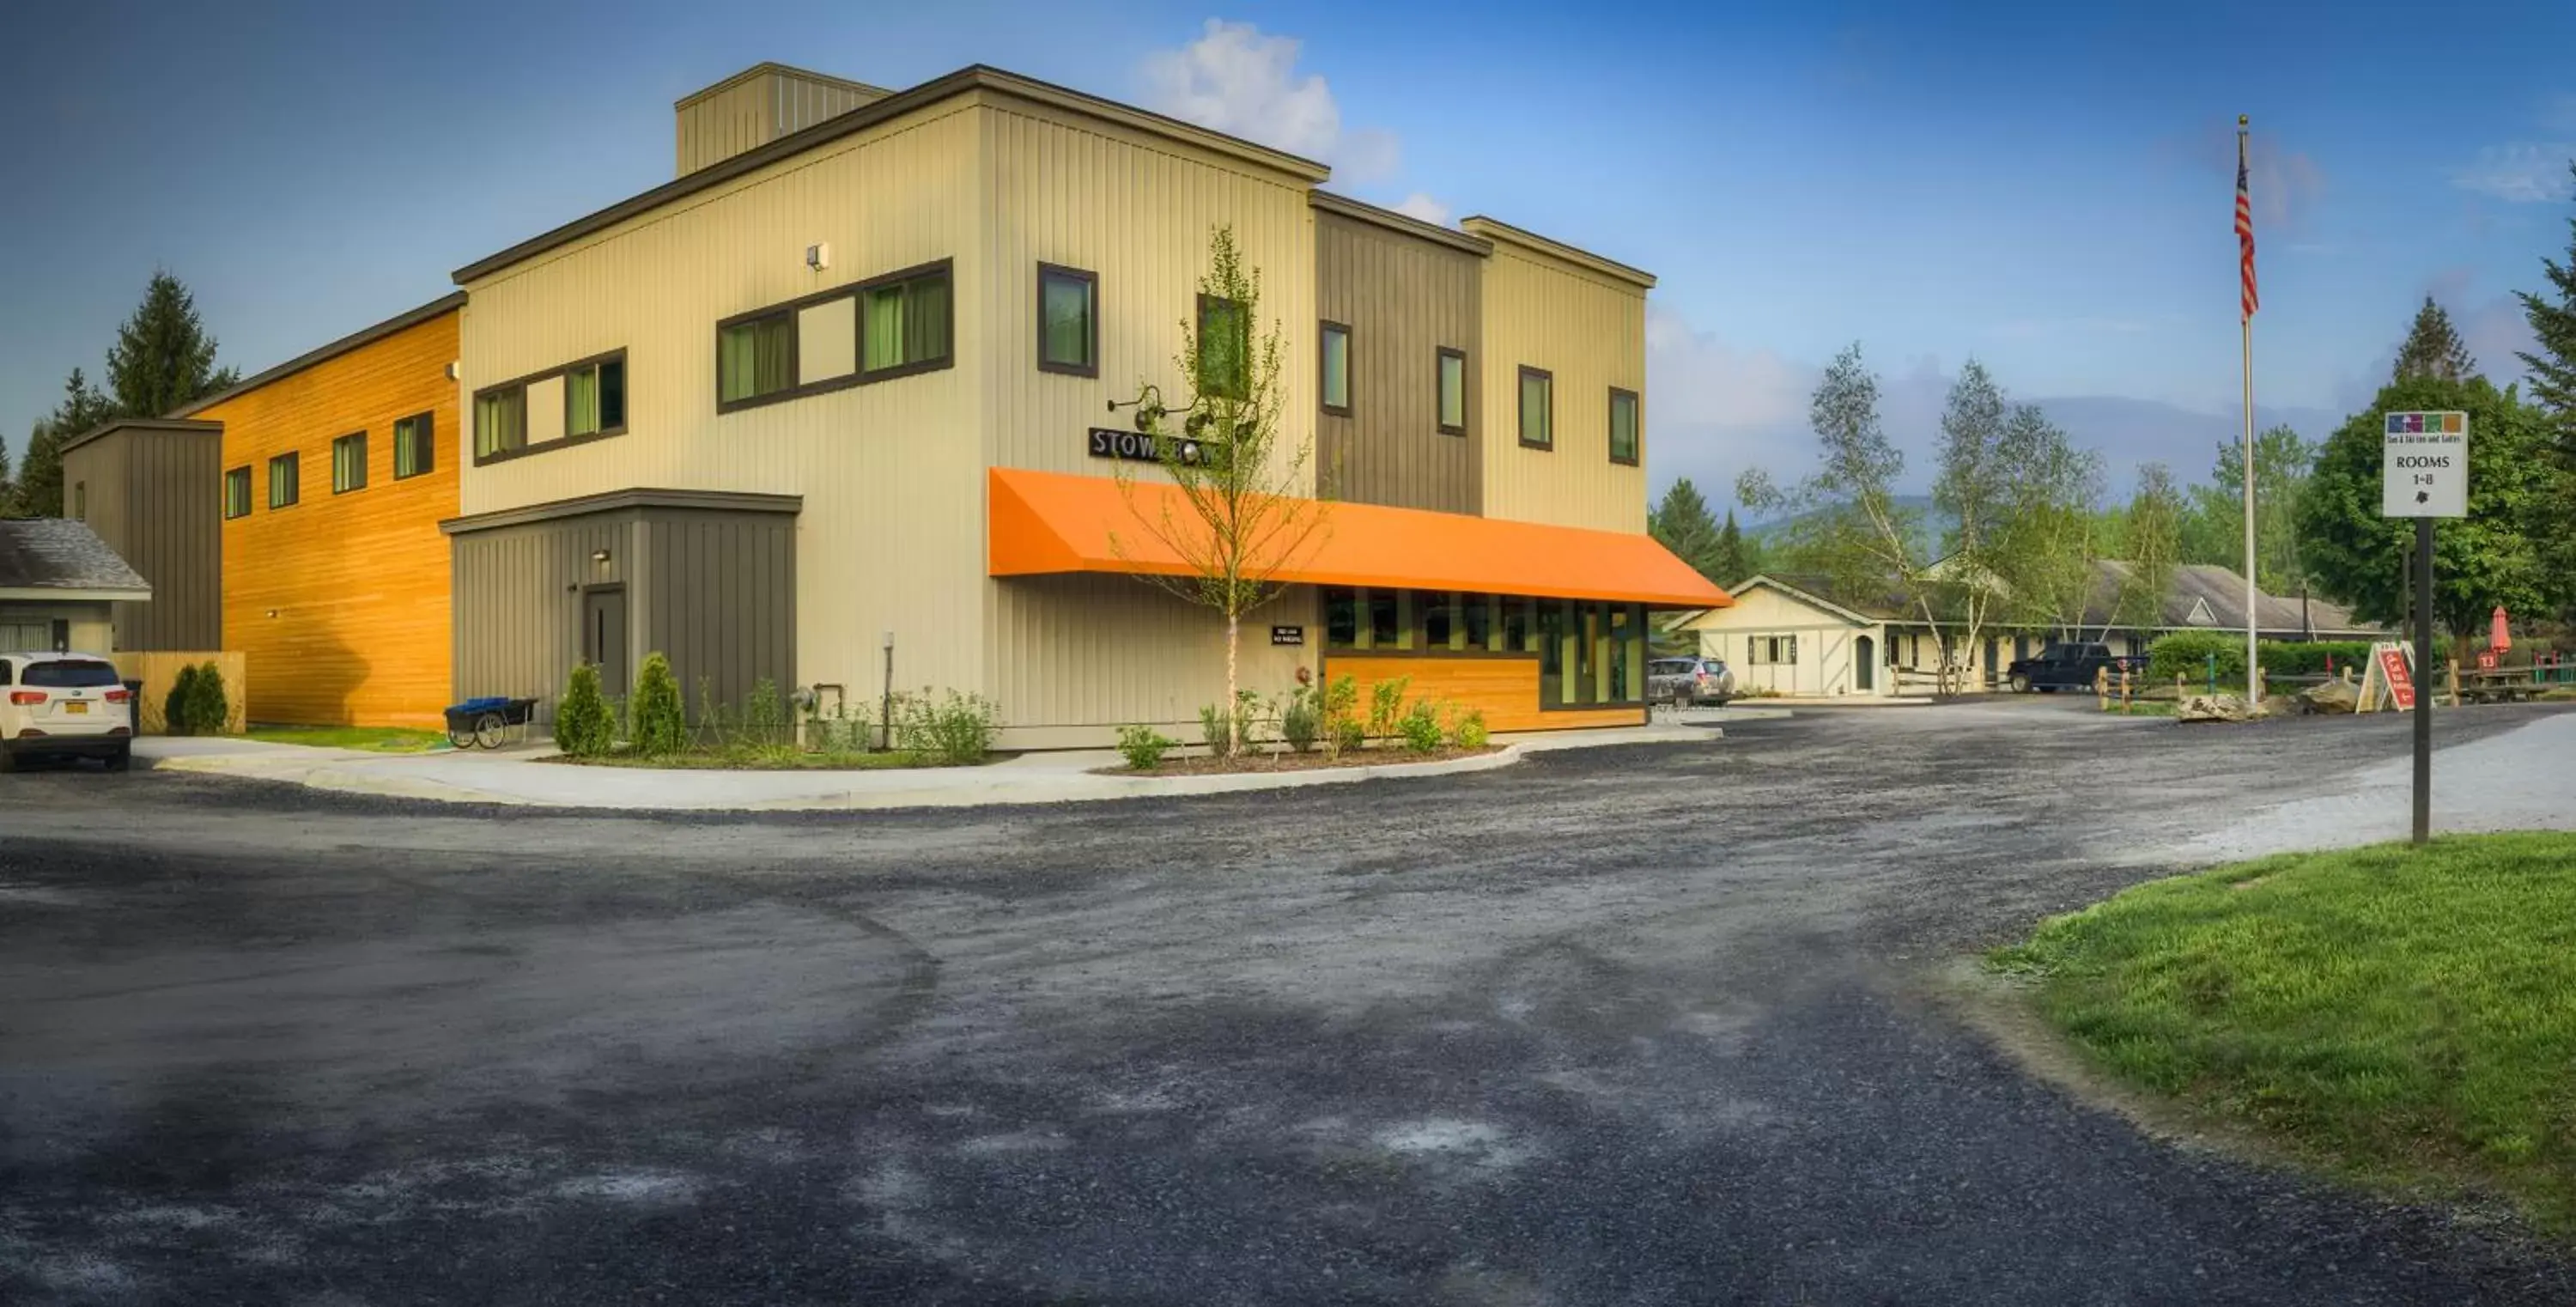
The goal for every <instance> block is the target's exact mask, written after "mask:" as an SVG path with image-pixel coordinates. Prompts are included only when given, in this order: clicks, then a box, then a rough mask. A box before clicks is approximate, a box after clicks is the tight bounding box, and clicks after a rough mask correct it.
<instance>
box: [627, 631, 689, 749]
mask: <svg viewBox="0 0 2576 1307" xmlns="http://www.w3.org/2000/svg"><path fill="white" fill-rule="evenodd" d="M633 712H634V717H635V725H634V730H633V732H632V736H631V738H632V739H633V740H634V742H635V751H636V752H637V753H640V754H643V755H644V756H645V757H647V758H662V757H668V756H669V755H671V754H675V753H678V752H679V751H680V750H681V749H683V748H685V747H687V745H688V742H689V723H688V711H687V709H686V708H684V707H683V706H682V705H681V702H680V678H678V677H676V676H674V675H672V674H671V660H670V659H669V658H666V657H664V656H663V655H662V654H661V653H660V652H659V651H658V650H657V651H655V652H653V653H649V654H646V655H644V666H643V667H642V668H641V669H639V670H638V671H637V672H636V673H635V697H634V708H633Z"/></svg>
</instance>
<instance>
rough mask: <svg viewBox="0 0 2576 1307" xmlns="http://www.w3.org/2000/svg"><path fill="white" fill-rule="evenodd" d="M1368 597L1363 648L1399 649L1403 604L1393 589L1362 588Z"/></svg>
mask: <svg viewBox="0 0 2576 1307" xmlns="http://www.w3.org/2000/svg"><path fill="white" fill-rule="evenodd" d="M1360 593H1361V594H1363V595H1365V596H1367V599H1368V643H1366V644H1364V645H1361V646H1360V647H1361V648H1363V649H1401V648H1403V647H1404V645H1405V641H1404V640H1403V639H1401V638H1400V637H1401V633H1402V632H1403V630H1404V610H1403V606H1402V605H1401V604H1400V603H1398V602H1397V594H1396V592H1395V591H1393V590H1363V591H1361V592H1360Z"/></svg>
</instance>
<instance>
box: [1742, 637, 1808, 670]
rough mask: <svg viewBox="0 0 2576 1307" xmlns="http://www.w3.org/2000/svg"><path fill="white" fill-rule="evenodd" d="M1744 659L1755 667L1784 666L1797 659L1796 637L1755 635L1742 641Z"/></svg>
mask: <svg viewBox="0 0 2576 1307" xmlns="http://www.w3.org/2000/svg"><path fill="white" fill-rule="evenodd" d="M1744 661H1746V662H1748V663H1751V664H1753V665H1754V666H1756V667H1785V666H1788V665H1790V664H1793V663H1795V662H1797V661H1798V637H1796V636H1794V635H1755V636H1747V637H1746V638H1745V641H1744Z"/></svg>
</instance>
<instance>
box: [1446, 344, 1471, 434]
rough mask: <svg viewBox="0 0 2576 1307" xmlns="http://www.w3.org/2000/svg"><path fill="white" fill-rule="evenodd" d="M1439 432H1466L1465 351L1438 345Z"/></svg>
mask: <svg viewBox="0 0 2576 1307" xmlns="http://www.w3.org/2000/svg"><path fill="white" fill-rule="evenodd" d="M1439 360H1440V434H1442V435H1444V436H1463V435H1465V434H1467V351H1465V350H1462V349H1451V348H1449V347H1448V346H1446V345H1443V346H1441V347H1440V354H1439Z"/></svg>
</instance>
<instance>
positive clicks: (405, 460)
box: [394, 413, 438, 481]
mask: <svg viewBox="0 0 2576 1307" xmlns="http://www.w3.org/2000/svg"><path fill="white" fill-rule="evenodd" d="M435 432H436V420H435V419H434V418H433V417H432V416H431V415H430V414H427V413H418V414H414V415H413V416H411V417H407V418H403V419H401V420H400V421H397V422H395V423H394V480H396V481H400V480H402V479H403V478H404V477H416V476H419V475H420V474H421V473H423V472H427V471H429V470H430V469H431V468H434V467H436V466H438V441H437V438H436V435H435Z"/></svg>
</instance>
